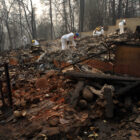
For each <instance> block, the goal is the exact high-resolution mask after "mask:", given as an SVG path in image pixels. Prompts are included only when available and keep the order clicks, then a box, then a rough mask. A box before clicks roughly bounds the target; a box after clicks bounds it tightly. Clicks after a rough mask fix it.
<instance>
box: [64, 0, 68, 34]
mask: <svg viewBox="0 0 140 140" xmlns="http://www.w3.org/2000/svg"><path fill="white" fill-rule="evenodd" d="M63 14H64V22H65V32H66V33H68V20H67V11H66V0H63Z"/></svg>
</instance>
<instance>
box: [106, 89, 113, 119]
mask: <svg viewBox="0 0 140 140" xmlns="http://www.w3.org/2000/svg"><path fill="white" fill-rule="evenodd" d="M104 98H105V100H106V107H105V113H106V117H107V118H112V117H113V115H114V105H113V98H112V90H111V88H107V87H106V88H105V89H104Z"/></svg>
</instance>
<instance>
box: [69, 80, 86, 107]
mask: <svg viewBox="0 0 140 140" xmlns="http://www.w3.org/2000/svg"><path fill="white" fill-rule="evenodd" d="M83 87H84V81H78V83H77V85H76V88H75V90H74V92H73V93H72V94H71V102H70V104H71V105H72V106H73V107H75V106H76V104H77V101H78V97H79V96H80V92H81V90H82V89H83Z"/></svg>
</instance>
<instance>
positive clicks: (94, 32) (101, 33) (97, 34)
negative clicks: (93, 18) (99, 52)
mask: <svg viewBox="0 0 140 140" xmlns="http://www.w3.org/2000/svg"><path fill="white" fill-rule="evenodd" d="M101 35H104V28H103V27H101V29H98V28H96V29H95V30H94V31H93V36H94V37H95V36H101Z"/></svg>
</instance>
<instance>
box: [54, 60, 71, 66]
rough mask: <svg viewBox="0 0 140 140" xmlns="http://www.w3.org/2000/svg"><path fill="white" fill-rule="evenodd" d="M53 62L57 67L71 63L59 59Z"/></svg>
mask: <svg viewBox="0 0 140 140" xmlns="http://www.w3.org/2000/svg"><path fill="white" fill-rule="evenodd" d="M53 63H54V65H55V66H56V67H57V68H63V67H65V66H68V65H69V64H70V63H68V62H58V61H57V60H54V61H53Z"/></svg>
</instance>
